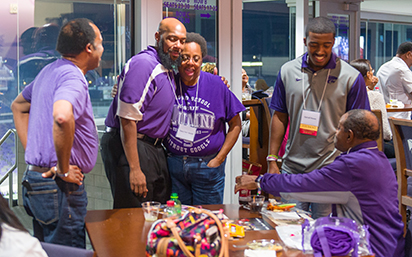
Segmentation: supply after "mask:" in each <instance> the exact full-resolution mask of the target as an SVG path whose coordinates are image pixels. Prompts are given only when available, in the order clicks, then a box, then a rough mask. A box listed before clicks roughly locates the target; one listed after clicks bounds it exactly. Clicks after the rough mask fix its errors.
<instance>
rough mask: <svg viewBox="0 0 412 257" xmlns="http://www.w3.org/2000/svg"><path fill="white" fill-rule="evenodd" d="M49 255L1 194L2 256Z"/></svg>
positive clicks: (42, 256)
mask: <svg viewBox="0 0 412 257" xmlns="http://www.w3.org/2000/svg"><path fill="white" fill-rule="evenodd" d="M10 256H13V257H47V254H46V252H45V251H44V250H43V248H42V247H41V245H40V242H39V240H38V239H37V238H35V237H32V236H31V235H30V234H29V232H28V231H27V230H26V228H24V226H23V225H22V224H21V223H20V221H19V219H18V218H17V217H16V215H15V214H14V212H13V211H12V210H11V209H10V208H9V205H8V204H7V201H6V199H4V198H3V196H2V195H1V194H0V257H10Z"/></svg>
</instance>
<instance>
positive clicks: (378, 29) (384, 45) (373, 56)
mask: <svg viewBox="0 0 412 257" xmlns="http://www.w3.org/2000/svg"><path fill="white" fill-rule="evenodd" d="M411 40H412V25H405V24H396V23H383V22H370V21H362V22H361V31H360V50H361V57H362V58H365V59H368V60H370V61H371V64H372V67H375V69H376V70H378V69H379V67H380V66H381V65H382V64H384V63H385V62H387V61H389V60H390V59H392V57H393V56H395V55H396V51H397V49H398V46H399V45H400V44H401V43H403V42H406V41H411Z"/></svg>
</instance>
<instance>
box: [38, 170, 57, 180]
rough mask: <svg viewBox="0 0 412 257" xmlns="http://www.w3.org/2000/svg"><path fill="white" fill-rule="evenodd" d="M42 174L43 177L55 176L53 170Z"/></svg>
mask: <svg viewBox="0 0 412 257" xmlns="http://www.w3.org/2000/svg"><path fill="white" fill-rule="evenodd" d="M41 176H42V177H43V178H51V177H53V176H54V172H52V171H51V170H49V171H46V172H44V173H43V174H41Z"/></svg>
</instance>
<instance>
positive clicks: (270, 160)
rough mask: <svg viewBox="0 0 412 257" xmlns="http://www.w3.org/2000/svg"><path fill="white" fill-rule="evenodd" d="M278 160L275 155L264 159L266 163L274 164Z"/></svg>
mask: <svg viewBox="0 0 412 257" xmlns="http://www.w3.org/2000/svg"><path fill="white" fill-rule="evenodd" d="M278 159H279V157H278V156H277V155H274V154H269V155H268V156H267V157H266V161H268V162H275V161H277V160H278Z"/></svg>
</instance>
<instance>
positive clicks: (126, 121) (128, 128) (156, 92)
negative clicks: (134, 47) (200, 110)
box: [101, 18, 186, 208]
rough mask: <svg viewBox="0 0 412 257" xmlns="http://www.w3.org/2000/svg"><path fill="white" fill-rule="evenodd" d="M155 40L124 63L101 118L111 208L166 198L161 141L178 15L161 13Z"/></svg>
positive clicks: (181, 31)
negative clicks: (105, 115)
mask: <svg viewBox="0 0 412 257" xmlns="http://www.w3.org/2000/svg"><path fill="white" fill-rule="evenodd" d="M155 39H156V46H148V47H147V49H146V50H144V51H141V52H140V53H139V54H137V55H135V56H133V57H132V58H130V60H129V61H128V62H127V63H126V65H125V68H124V69H123V71H122V73H121V75H120V76H119V80H118V92H117V95H116V97H115V98H114V99H113V101H112V104H111V105H110V107H109V112H108V114H107V117H106V120H105V125H106V133H104V135H103V137H102V140H101V154H102V159H103V163H104V166H105V171H106V176H107V178H108V180H109V182H110V188H111V190H112V195H113V198H114V208H132V207H141V203H142V202H145V201H158V202H161V203H166V201H167V200H169V198H170V194H171V182H170V176H169V172H168V169H167V160H166V153H165V151H164V149H163V146H162V142H163V138H165V137H166V135H167V133H168V131H169V126H170V119H171V117H172V111H173V105H174V102H175V98H176V97H175V87H176V85H175V82H174V81H175V80H174V71H173V70H174V69H177V67H178V66H179V65H180V62H181V61H180V54H181V52H182V50H183V45H184V43H185V41H186V28H185V26H184V25H183V24H182V23H181V22H180V21H179V20H177V19H175V18H166V19H164V20H162V21H161V22H160V24H159V27H158V30H157V31H156V33H155ZM119 121H120V123H119ZM120 125H121V126H120Z"/></svg>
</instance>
